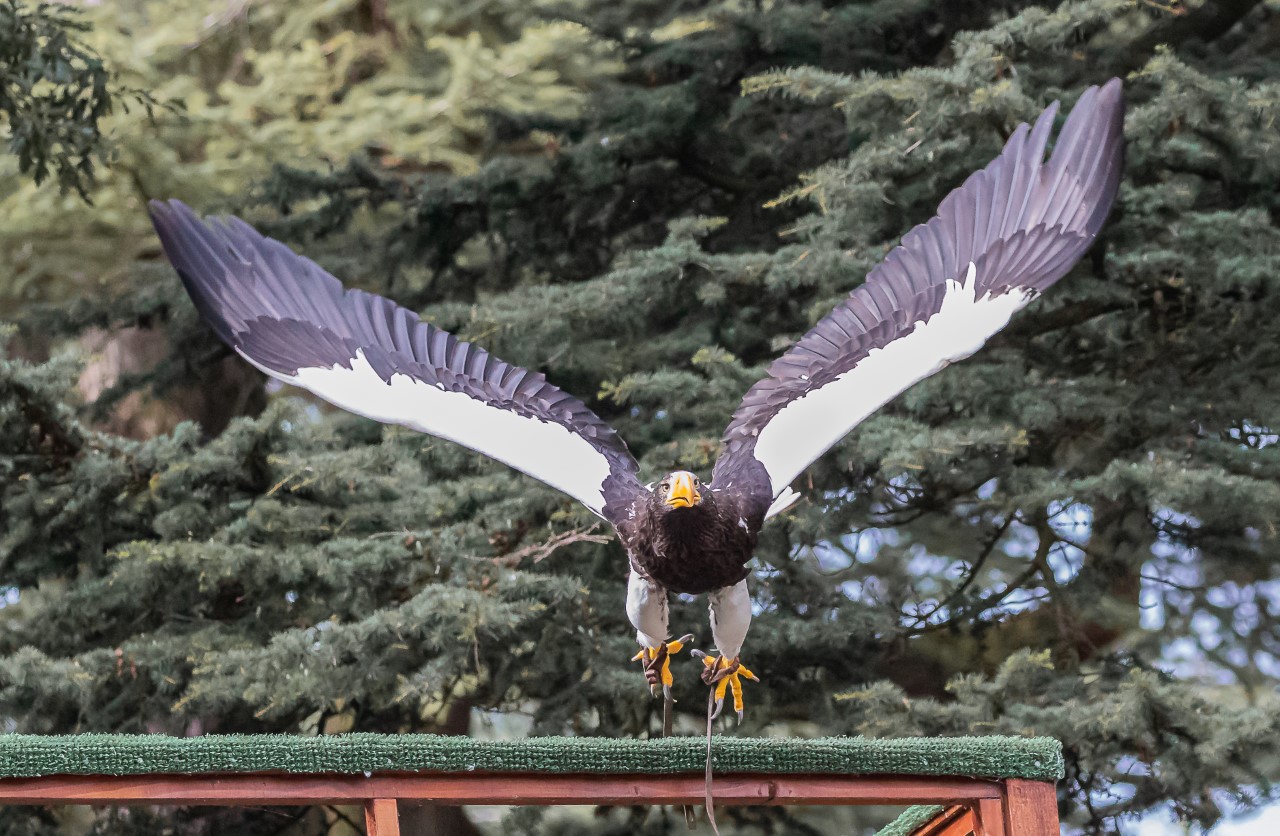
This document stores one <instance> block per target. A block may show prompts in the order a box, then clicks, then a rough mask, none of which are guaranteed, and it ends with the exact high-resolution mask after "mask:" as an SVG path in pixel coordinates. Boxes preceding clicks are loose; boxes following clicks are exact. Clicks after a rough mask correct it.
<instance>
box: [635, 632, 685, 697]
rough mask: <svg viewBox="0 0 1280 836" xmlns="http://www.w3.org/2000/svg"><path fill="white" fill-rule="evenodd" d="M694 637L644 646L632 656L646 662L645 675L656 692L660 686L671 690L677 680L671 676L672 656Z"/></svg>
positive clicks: (682, 637)
mask: <svg viewBox="0 0 1280 836" xmlns="http://www.w3.org/2000/svg"><path fill="white" fill-rule="evenodd" d="M692 639H693V634H692V633H690V634H689V635H687V636H681V637H680V638H678V639H676V640H674V641H669V642H665V643H664V644H660V645H658V646H657V647H642V648H640V652H639V653H637V654H636V655H635V656H632V657H631V661H633V662H643V663H644V676H645V679H647V680H648V681H649V688H650V689H651V690H652V691H653V692H654V693H655V694H656V693H657V689H658V686H659V685H661V686H662V689H663V691H665V692H670V689H671V684H672V683H673V682H674V681H675V680H674V679H673V678H672V676H671V657H672V656H673V655H674V654H676V653H679V652H680V651H681V650H683V649H684V643H685V642H687V641H690V640H692Z"/></svg>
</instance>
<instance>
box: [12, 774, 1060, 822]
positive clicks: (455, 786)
mask: <svg viewBox="0 0 1280 836" xmlns="http://www.w3.org/2000/svg"><path fill="white" fill-rule="evenodd" d="M703 782H704V778H703V776H702V774H700V773H699V774H690V775H633V774H612V775H610V774H603V775H602V774H584V775H570V774H559V773H551V774H548V773H472V772H468V773H435V774H427V773H380V774H377V775H372V776H369V777H365V776H362V775H297V774H282V773H271V772H254V773H226V774H216V775H209V774H201V775H136V776H105V775H52V776H46V777H40V778H4V779H0V804H40V805H49V804H173V805H191V804H200V805H205V804H216V805H232V806H245V805H260V804H261V805H281V806H296V805H310V804H362V805H364V809H365V821H366V823H367V825H368V830H369V834H370V836H399V833H400V825H399V821H398V811H397V802H398V801H401V800H404V801H417V802H429V803H433V804H446V805H452V804H498V805H507V804H519V805H537V806H552V805H559V804H610V805H648V804H681V805H696V804H701V803H702V801H703V793H704V791H705V785H704V783H703ZM714 795H715V800H716V803H717V804H721V805H724V806H739V805H743V806H745V805H777V804H827V805H843V804H886V805H888V804H943V805H947V809H946V810H944V812H943V813H942V814H940V815H939V816H938V817H936V818H934V819H933V821H931V822H929V823H928V824H926V825H924V827H923V828H922V829H920V830H919V831H918V833H919V834H921V836H968V834H974V835H975V836H1057V833H1058V808H1057V800H1056V795H1055V793H1054V787H1053V784H1050V783H1044V782H1040V781H1026V780H1021V779H1016V778H1009V779H1006V780H998V781H997V780H984V779H980V778H929V777H920V776H907V775H776V774H769V775H757V774H725V775H717V776H716V778H715V785H714Z"/></svg>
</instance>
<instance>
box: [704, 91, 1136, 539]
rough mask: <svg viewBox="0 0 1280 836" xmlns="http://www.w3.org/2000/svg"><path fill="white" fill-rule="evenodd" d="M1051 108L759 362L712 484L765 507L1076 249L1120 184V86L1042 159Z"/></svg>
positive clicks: (979, 335)
mask: <svg viewBox="0 0 1280 836" xmlns="http://www.w3.org/2000/svg"><path fill="white" fill-rule="evenodd" d="M1057 110H1058V106H1057V103H1056V102H1055V103H1054V104H1053V105H1050V106H1049V107H1048V108H1047V109H1046V110H1045V111H1044V112H1043V113H1042V114H1041V115H1040V118H1039V119H1037V120H1036V124H1035V127H1034V128H1028V126H1027V125H1026V124H1023V125H1020V126H1018V129H1017V130H1016V131H1014V132H1013V135H1012V136H1011V137H1010V138H1009V141H1008V143H1007V144H1006V145H1005V147H1004V151H1003V152H1001V154H1000V156H998V157H996V158H995V160H993V161H992V162H991V163H990V164H989V165H988V166H987V167H986V168H985V169H983V170H982V171H979V172H976V173H975V174H973V175H972V176H971V177H969V179H968V180H966V181H965V182H964V184H963V185H961V186H960V187H959V188H957V189H955V191H953V192H951V194H949V195H947V197H946V198H945V199H944V200H943V201H942V204H941V206H939V207H938V214H937V216H936V217H934V218H933V219H932V220H930V221H929V222H928V223H925V224H922V225H920V226H917V227H916V228H915V229H913V230H911V231H910V232H908V233H907V234H906V236H904V237H903V239H902V246H900V247H897V248H896V249H894V250H893V251H892V252H890V253H889V255H888V256H887V257H886V258H885V260H884V261H883V262H881V263H880V265H879V266H878V267H876V268H875V269H874V270H872V271H871V273H870V274H869V275H868V276H867V279H866V281H865V282H864V283H863V284H862V285H861V286H860V287H858V288H856V289H855V290H854V291H853V292H852V293H851V294H850V295H849V297H848V298H847V299H846V300H845V301H844V302H842V303H841V304H840V305H839V306H837V307H836V309H835V310H834V311H832V312H831V313H830V314H828V315H827V316H826V317H825V318H824V319H822V320H821V321H820V322H819V323H818V324H817V325H816V326H814V328H813V330H811V331H809V333H808V334H806V335H805V336H804V337H802V338H801V339H800V341H799V342H797V343H796V344H795V345H794V346H793V347H792V348H791V349H790V350H789V351H787V352H786V354H784V355H783V356H782V357H780V358H779V359H778V360H776V361H775V362H774V363H773V365H772V366H770V367H769V371H768V374H767V375H766V377H765V378H764V379H763V380H761V381H760V382H758V383H756V384H755V385H754V386H752V387H751V389H750V391H748V392H747V394H746V396H745V397H744V398H743V399H742V405H741V406H739V407H738V409H737V411H736V412H734V414H733V421H732V422H731V423H730V424H729V428H728V429H727V430H726V431H725V436H724V443H725V451H724V453H723V454H722V455H721V457H720V459H719V461H717V462H716V468H715V474H714V476H713V479H712V484H713V485H714V486H715V487H716V488H718V489H721V490H733V491H735V492H736V493H737V494H739V495H740V496H741V497H742V498H743V499H744V500H745V502H746V504H747V505H748V506H749V507H751V508H753V509H756V510H757V512H759V513H766V514H767V515H772V514H773V513H777V512H778V511H779V510H781V509H782V508H784V507H785V506H786V505H787V504H789V503H788V500H789V498H790V495H789V494H788V493H786V492H787V490H788V486H789V485H790V484H791V481H792V480H793V479H795V478H796V477H797V476H799V475H800V473H801V471H803V470H804V469H805V468H806V467H808V466H809V464H810V463H811V462H812V461H814V460H815V459H817V458H818V457H819V456H821V455H822V454H823V453H824V452H826V451H827V450H828V449H830V448H831V447H832V446H833V445H834V444H835V443H836V442H837V441H839V440H840V439H841V438H843V437H844V436H845V435H846V434H847V433H848V432H849V431H850V430H852V429H853V428H854V427H856V426H857V425H858V424H860V423H861V422H862V421H863V420H864V419H866V418H867V417H868V416H870V415H871V414H872V413H874V412H875V411H876V410H878V409H879V408H880V407H881V406H883V405H884V404H886V403H888V402H889V401H890V400H892V399H893V398H895V397H897V395H898V394H899V393H901V392H902V391H904V390H905V389H907V388H908V387H910V386H911V385H912V384H914V383H915V382H917V381H919V380H922V379H924V378H926V377H928V376H929V375H931V374H933V373H934V372H937V371H939V370H941V369H943V368H944V367H946V366H947V365H949V364H951V363H954V362H956V361H958V360H963V359H964V358H966V357H968V356H969V355H971V354H973V353H974V352H975V351H977V350H978V349H979V348H981V347H982V346H983V344H984V343H986V341H987V340H988V339H989V338H990V337H991V336H992V335H993V334H995V333H996V332H997V331H999V330H1000V329H1001V328H1003V327H1004V326H1005V325H1006V324H1008V322H1009V318H1010V317H1011V316H1013V314H1014V313H1015V312H1017V311H1018V310H1020V309H1021V308H1023V307H1025V306H1026V305H1027V304H1028V303H1029V302H1030V301H1031V300H1032V299H1034V298H1035V297H1036V296H1038V295H1039V294H1040V293H1041V292H1043V291H1044V290H1045V289H1046V288H1048V287H1049V286H1050V285H1051V284H1053V283H1054V282H1056V281H1057V280H1058V279H1060V278H1061V277H1062V276H1063V275H1065V274H1066V273H1067V271H1068V270H1070V269H1071V267H1072V266H1073V265H1074V264H1075V263H1076V261H1078V260H1079V259H1080V257H1081V256H1082V255H1084V253H1085V250H1087V249H1088V248H1089V245H1090V244H1091V243H1093V239H1094V238H1095V237H1096V236H1097V234H1098V231H1099V230H1100V229H1101V228H1102V224H1103V222H1104V221H1105V220H1106V217H1107V213H1108V212H1109V211H1110V209H1111V204H1112V202H1113V201H1114V200H1115V196H1116V191H1117V189H1118V188H1119V184H1120V172H1121V169H1122V167H1123V164H1124V135H1123V124H1124V98H1123V95H1122V92H1121V86H1120V80H1119V79H1112V80H1111V81H1109V82H1107V83H1106V84H1105V85H1103V86H1102V87H1101V88H1098V87H1090V88H1089V89H1088V90H1086V91H1085V92H1084V94H1083V95H1081V96H1080V100H1079V101H1078V102H1077V103H1076V106H1075V107H1074V108H1073V109H1072V111H1071V115H1070V116H1069V117H1067V121H1066V124H1065V125H1064V126H1063V128H1062V133H1061V134H1060V135H1059V136H1058V141H1057V143H1056V144H1055V146H1054V149H1053V154H1052V156H1051V157H1050V158H1049V159H1048V160H1047V161H1046V160H1045V147H1046V145H1047V143H1048V140H1049V134H1050V131H1051V130H1052V128H1053V122H1054V116H1055V115H1056V113H1057ZM766 508H767V509H768V511H767V512H766V511H765V509H766Z"/></svg>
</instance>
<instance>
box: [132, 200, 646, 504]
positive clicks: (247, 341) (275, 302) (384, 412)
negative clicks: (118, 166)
mask: <svg viewBox="0 0 1280 836" xmlns="http://www.w3.org/2000/svg"><path fill="white" fill-rule="evenodd" d="M151 219H152V221H153V222H154V223H155V227H156V232H157V233H159V235H160V241H161V243H162V244H164V251H165V253H166V254H167V255H168V256H169V260H170V261H171V262H173V266H174V267H175V268H176V269H177V271H178V275H179V276H180V277H181V278H182V282H183V284H184V285H186V288H187V292H188V293H190V294H191V299H192V301H194V302H195V305H196V308H197V309H198V310H199V311H200V313H201V314H202V315H203V316H204V318H205V319H206V320H207V321H208V322H209V324H210V325H212V326H213V329H214V330H215V331H216V332H217V333H218V336H219V337H221V338H222V339H223V341H224V342H226V343H227V345H229V346H231V347H232V348H233V349H235V351H236V353H237V354H239V355H240V356H241V357H243V358H244V359H246V360H248V361H249V362H250V363H252V364H253V365H255V366H257V367H258V368H259V369H261V370H262V371H264V372H266V373H267V374H269V375H271V376H272V377H274V378H276V379H277V380H282V381H284V382H285V383H291V384H293V385H294V386H301V387H302V388H303V389H307V390H309V391H311V392H313V393H315V394H316V395H319V396H320V397H322V398H324V399H325V400H326V401H329V402H330V403H332V404H334V405H335V406H340V407H342V408H343V409H345V410H347V411H349V412H354V413H356V414H357V415H364V416H366V417H368V418H372V419H374V420H375V421H382V422H383V423H387V424H402V425H404V426H406V427H409V428H411V429H415V430H418V431H419V432H424V433H430V434H431V435H436V436H440V437H441V438H447V439H449V440H451V441H456V442H458V443H459V444H463V445H466V446H467V447H470V448H471V449H472V450H475V451H477V452H479V453H484V454H485V455H487V456H490V457H492V458H495V459H497V460H498V461H500V462H504V463H505V464H508V465H510V466H511V467H514V468H515V469H516V470H520V471H523V472H524V473H527V474H529V475H530V476H533V477H534V478H536V479H540V480H542V481H543V482H546V483H547V484H548V485H550V486H552V487H553V488H558V489H560V490H561V491H564V492H565V493H567V494H568V495H569V496H572V497H573V498H574V499H577V500H578V501H579V502H581V503H582V504H583V505H586V506H587V507H588V508H590V509H591V510H592V511H594V512H595V513H597V514H599V515H600V516H602V517H604V518H605V519H608V520H610V521H611V522H616V521H617V520H618V519H621V518H622V516H623V515H624V514H625V513H626V511H627V509H629V508H630V505H631V502H632V501H633V500H634V498H635V497H636V496H637V495H638V494H639V492H640V491H641V490H642V488H641V486H640V481H639V479H638V478H637V477H636V469H637V468H636V462H635V459H634V458H632V456H631V453H630V452H628V450H627V445H626V444H624V443H623V441H622V439H621V438H619V436H618V434H617V433H616V432H614V430H613V428H612V427H610V426H609V425H608V424H606V423H605V422H604V421H602V420H601V419H600V418H599V417H597V416H596V414H595V413H593V412H592V411H591V410H590V409H588V408H587V407H586V405H585V404H583V403H582V401H580V400H578V399H577V398H575V397H573V396H571V395H569V394H567V393H565V392H563V391H561V390H560V389H558V388H557V387H555V386H553V385H551V384H550V383H548V382H547V380H546V378H545V377H543V376H542V375H541V374H538V373H535V372H531V371H529V370H527V369H522V368H520V367H519V366H513V365H511V364H510V363H505V362H503V361H502V360H499V359H498V358H496V357H494V356H493V355H491V354H490V353H489V352H487V351H485V350H484V349H482V348H480V347H479V346H475V345H472V344H471V343H467V342H463V341H462V340H459V339H458V338H457V337H455V336H453V335H452V334H450V333H448V332H446V331H442V330H440V329H439V328H436V327H435V326H434V325H430V324H428V323H426V322H423V321H422V320H420V319H419V318H418V316H417V315H416V314H414V313H413V312H411V311H409V310H406V309H405V308H402V307H400V306H398V305H396V304H395V303H394V302H392V301H391V300H389V299H384V298H383V297H381V296H375V295H374V294H372V293H365V292H364V291H362V290H344V289H343V287H342V284H341V283H340V282H339V281H338V280H337V279H335V278H334V277H333V276H331V275H329V274H328V273H326V272H325V271H324V270H323V269H322V268H321V267H320V266H319V265H318V264H316V263H315V262H314V261H311V260H310V259H307V258H303V257H302V256H299V255H297V254H296V253H294V252H293V251H291V250H290V249H289V248H288V247H286V246H285V245H284V244H281V243H280V242H279V241H275V240H273V239H271V238H266V237H263V236H262V235H260V234H258V232H257V231H256V230H254V229H253V227H251V226H249V225H248V224H246V223H245V222H243V221H241V220H239V219H238V218H222V219H216V220H212V221H202V220H201V219H200V218H198V217H196V214H195V213H194V212H192V211H191V210H190V209H189V208H187V207H186V206H185V205H183V204H182V203H180V202H179V201H176V200H173V201H169V202H168V203H161V202H160V201H152V203H151Z"/></svg>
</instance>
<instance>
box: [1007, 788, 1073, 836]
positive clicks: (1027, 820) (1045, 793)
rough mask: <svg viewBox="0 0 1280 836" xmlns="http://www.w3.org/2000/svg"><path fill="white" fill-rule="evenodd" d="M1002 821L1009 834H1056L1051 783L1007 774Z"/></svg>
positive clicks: (1054, 803)
mask: <svg viewBox="0 0 1280 836" xmlns="http://www.w3.org/2000/svg"><path fill="white" fill-rule="evenodd" d="M1003 800H1004V824H1005V832H1006V833H1007V834H1009V836H1058V834H1059V832H1060V828H1059V826H1058V795H1057V793H1056V792H1055V790H1054V786H1053V784H1046V783H1045V782H1043V781H1027V780H1024V779H1022V778H1010V779H1008V780H1007V781H1005V782H1004V799H1003Z"/></svg>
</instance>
